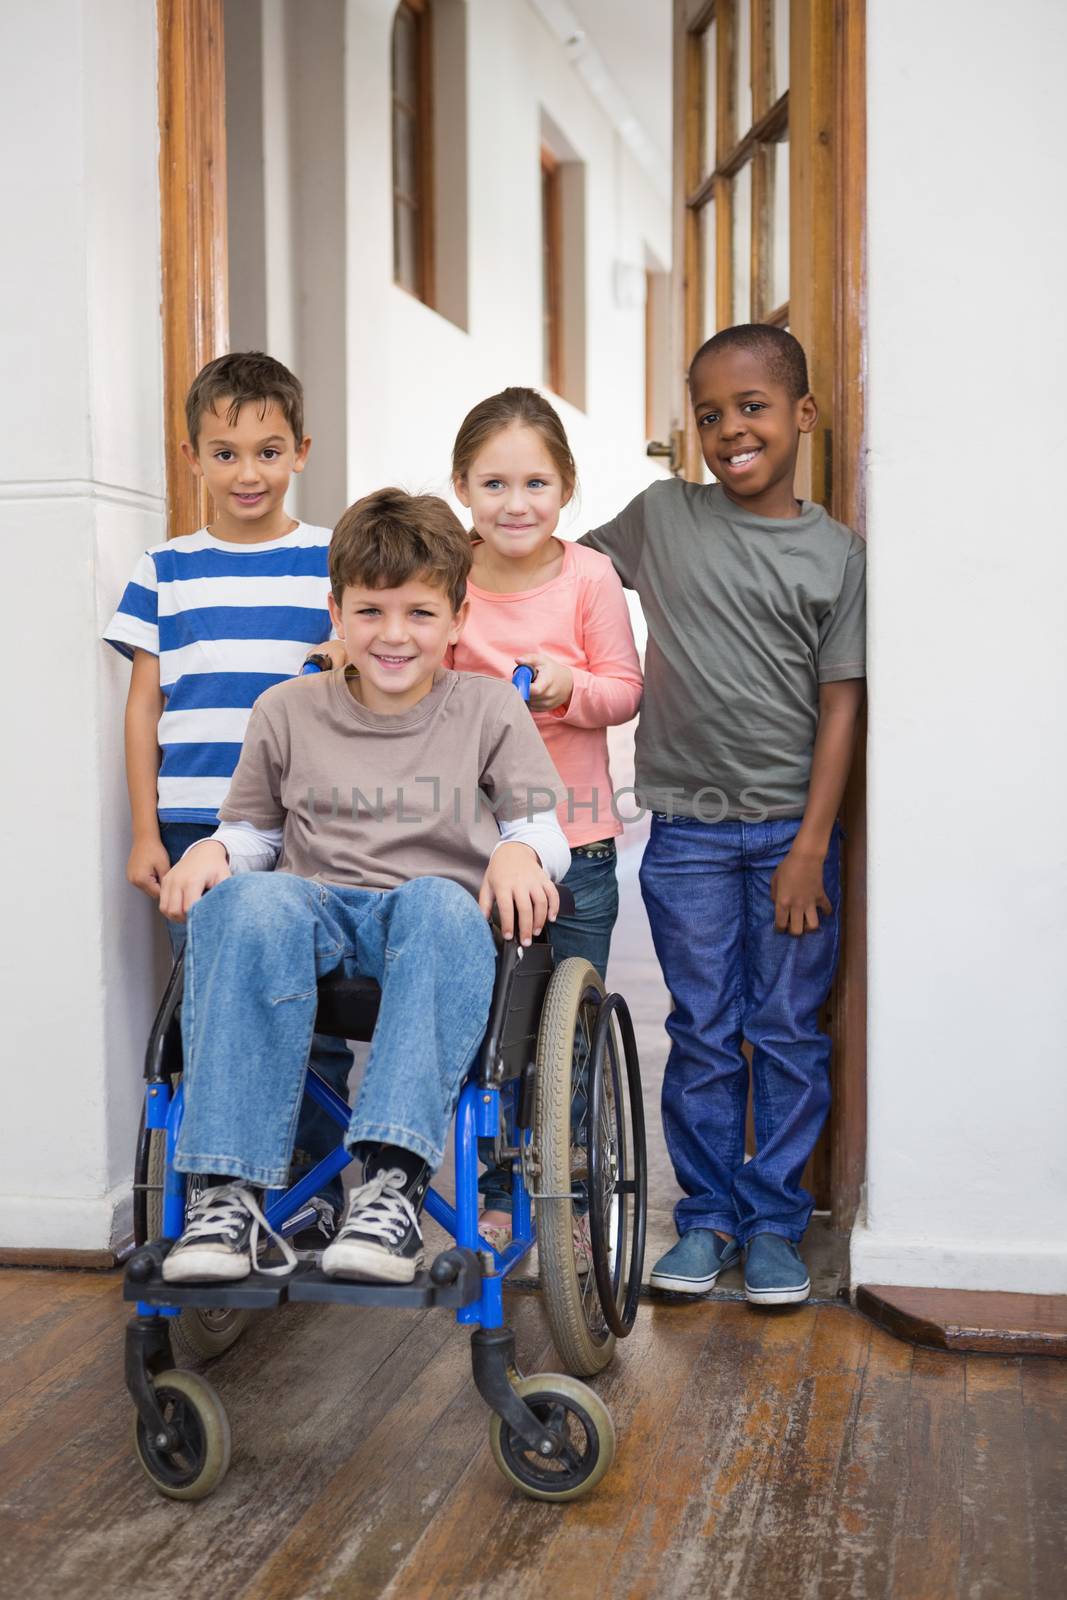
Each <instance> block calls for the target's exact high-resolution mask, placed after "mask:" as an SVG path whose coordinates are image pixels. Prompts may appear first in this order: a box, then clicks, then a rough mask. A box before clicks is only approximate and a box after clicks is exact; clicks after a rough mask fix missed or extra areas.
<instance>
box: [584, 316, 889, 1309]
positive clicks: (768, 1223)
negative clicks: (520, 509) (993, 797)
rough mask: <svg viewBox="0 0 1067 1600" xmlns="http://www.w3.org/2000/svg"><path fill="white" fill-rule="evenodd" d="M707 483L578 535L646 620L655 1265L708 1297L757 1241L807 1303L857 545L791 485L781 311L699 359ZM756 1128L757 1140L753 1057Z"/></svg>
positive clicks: (860, 636) (763, 1281)
mask: <svg viewBox="0 0 1067 1600" xmlns="http://www.w3.org/2000/svg"><path fill="white" fill-rule="evenodd" d="M689 387H690V398H691V400H692V403H693V410H694V414H695V417H696V423H697V428H698V430H699V432H700V438H701V447H702V450H703V454H704V459H705V461H706V462H707V465H708V467H709V468H710V470H711V472H712V473H713V474H714V476H715V478H716V479H717V480H718V481H717V482H716V483H713V484H694V483H685V482H682V481H680V480H671V481H668V482H662V483H656V484H653V485H652V486H651V487H650V488H648V489H646V490H645V491H644V492H643V493H642V494H640V495H638V496H637V498H636V499H635V500H633V501H632V502H631V503H630V505H628V506H627V507H626V509H625V510H624V511H622V512H621V513H620V515H619V516H618V517H616V518H615V519H614V521H612V522H609V523H606V524H605V525H604V526H603V527H601V528H597V529H595V530H594V531H593V532H592V533H589V534H586V536H585V538H584V540H582V541H581V542H582V543H585V544H589V545H591V546H592V547H593V548H594V549H596V550H602V551H604V552H605V553H606V554H607V555H609V556H610V557H611V558H612V560H613V562H614V563H615V567H616V570H617V571H618V573H619V576H620V577H621V578H622V581H623V583H625V584H626V585H627V586H628V587H630V588H632V589H635V590H636V591H637V593H638V595H639V596H640V598H641V603H642V607H643V610H644V613H645V618H646V620H647V623H648V646H647V653H646V659H645V693H644V700H643V703H642V710H641V719H640V723H639V725H638V732H637V778H636V786H637V794H638V798H639V800H640V801H641V803H642V804H643V805H645V806H646V807H648V809H650V810H651V811H652V812H653V818H652V831H651V836H650V839H649V844H648V848H647V850H646V852H645V856H644V860H643V862H642V866H641V890H642V894H643V897H644V901H645V906H646V909H647V911H648V916H649V922H650V924H651V928H652V937H653V941H654V943H655V947H656V953H657V956H658V957H659V961H660V964H661V966H662V967H663V973H664V977H665V979H666V982H667V986H668V988H669V989H670V992H671V996H672V999H673V1006H674V1009H673V1010H672V1012H671V1014H670V1016H669V1018H668V1019H667V1031H668V1033H669V1034H670V1037H671V1049H670V1054H669V1057H668V1060H667V1067H666V1072H665V1075H664V1081H663V1121H664V1131H665V1135H666V1139H667V1147H668V1150H669V1152H670V1155H671V1160H672V1161H673V1163H674V1169H675V1173H676V1176H677V1179H678V1183H679V1185H680V1186H681V1188H682V1189H683V1190H684V1191H685V1198H684V1199H683V1200H681V1201H679V1203H678V1205H677V1206H676V1208H675V1221H676V1223H677V1226H678V1231H679V1235H680V1238H679V1242H678V1243H677V1244H676V1245H675V1246H674V1247H673V1248H672V1249H671V1250H669V1251H668V1252H667V1254H666V1255H665V1256H663V1257H662V1258H661V1259H660V1260H659V1261H658V1262H657V1263H656V1265H655V1266H654V1268H653V1270H652V1274H651V1281H652V1283H653V1285H654V1286H656V1287H658V1288H662V1289H672V1290H675V1291H680V1292H682V1293H689V1294H699V1293H702V1292H704V1291H705V1290H707V1289H709V1288H710V1287H711V1286H712V1284H714V1282H715V1280H716V1278H717V1277H718V1275H719V1273H720V1272H722V1271H723V1270H724V1269H725V1268H726V1267H728V1266H731V1265H733V1264H734V1263H735V1262H737V1261H738V1260H739V1259H740V1257H741V1254H742V1251H743V1252H744V1257H745V1293H746V1296H747V1298H748V1299H749V1300H751V1301H753V1302H754V1303H756V1304H763V1305H776V1304H785V1303H789V1302H793V1301H798V1300H804V1299H805V1298H806V1297H807V1295H808V1293H809V1289H810V1284H809V1280H808V1274H807V1271H806V1269H805V1267H804V1264H803V1262H802V1260H801V1258H800V1255H799V1252H798V1251H797V1248H796V1246H797V1243H798V1241H799V1240H800V1239H801V1238H802V1237H803V1234H804V1230H805V1228H806V1227H807V1224H808V1220H809V1218H810V1216H811V1210H812V1200H811V1196H810V1195H808V1194H807V1193H806V1192H805V1190H804V1189H803V1188H802V1187H801V1183H800V1179H801V1174H802V1172H803V1170H804V1167H805V1165H806V1163H807V1160H808V1157H809V1156H810V1154H811V1151H812V1149H813V1148H814V1146H815V1141H816V1139H817V1138H818V1135H819V1132H820V1130H821V1128H822V1125H823V1123H824V1121H825V1119H826V1114H827V1111H828V1109H829V1105H830V1081H829V1058H830V1042H829V1039H828V1038H827V1037H826V1035H825V1034H823V1033H822V1031H821V1030H820V1028H819V1024H818V1014H819V1010H820V1007H821V1006H822V1005H823V1003H824V1001H825V1000H826V997H827V995H828V993H829V989H830V984H831V981H832V979H833V974H834V969H835V966H836V962H837V949H838V914H839V896H840V870H839V841H840V829H839V827H838V824H837V821H836V818H837V813H838V810H839V808H840V805H841V799H842V796H843V794H844V789H845V782H846V780H847V777H848V771H849V766H850V763H851V759H852V751H853V747H854V743H855V734H856V723H857V719H858V716H859V712H860V708H861V706H862V703H863V694H864V677H865V648H864V579H865V547H864V544H863V541H862V540H861V539H859V538H858V537H857V536H856V535H855V534H854V533H852V532H850V530H849V529H848V528H845V527H843V526H842V525H841V524H840V523H838V522H834V521H833V520H832V518H830V517H829V516H828V515H827V513H826V512H825V511H824V510H823V508H822V507H821V506H818V505H812V504H810V503H808V502H806V501H805V502H801V501H798V500H797V499H796V497H795V495H794V492H793V482H794V477H795V473H796V461H797V452H798V450H799V446H800V440H801V436H802V435H803V434H805V433H810V432H811V430H812V429H813V428H814V426H815V423H816V421H817V418H818V410H817V407H816V403H815V400H814V398H813V396H812V395H811V393H810V391H809V388H808V374H807V362H806V360H805V357H804V352H803V350H802V348H801V346H800V345H799V344H798V342H797V340H796V339H794V338H793V336H792V335H791V334H789V333H786V332H784V331H783V330H782V329H779V328H772V327H766V326H762V325H755V324H752V325H747V324H746V325H743V326H740V327H736V328H727V329H725V330H723V332H721V333H719V334H716V335H715V337H714V338H713V339H710V340H709V341H708V342H707V343H706V344H705V345H703V346H702V347H701V349H700V350H698V351H697V354H696V356H695V357H694V359H693V363H692V366H691V367H690V370H689ZM744 1039H748V1040H749V1042H750V1043H751V1045H752V1048H753V1062H752V1085H753V1109H754V1120H755V1129H756V1140H757V1145H758V1149H757V1152H756V1154H755V1156H754V1157H753V1158H752V1159H751V1160H750V1161H748V1162H746V1161H745V1152H744V1132H745V1111H746V1105H747V1099H748V1066H747V1063H746V1061H745V1058H744V1056H743V1055H742V1052H741V1045H742V1041H743V1040H744Z"/></svg>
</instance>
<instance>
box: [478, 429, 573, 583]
mask: <svg viewBox="0 0 1067 1600" xmlns="http://www.w3.org/2000/svg"><path fill="white" fill-rule="evenodd" d="M454 487H455V491H456V495H457V498H458V499H459V500H460V501H461V502H462V504H463V505H465V506H468V507H469V508H470V512H471V520H472V521H473V523H474V531H475V533H476V534H477V535H478V538H479V539H482V540H483V541H484V542H485V543H486V544H487V545H489V547H490V548H491V549H492V550H493V551H494V552H495V553H496V554H497V555H501V556H506V557H509V558H511V559H512V560H515V559H520V558H522V557H527V558H529V557H531V556H534V555H536V553H537V552H538V551H539V550H540V548H541V546H542V545H544V544H545V543H547V541H548V540H549V539H550V538H551V537H552V535H553V534H554V533H555V531H556V527H557V525H558V523H559V514H560V511H561V510H562V508H563V507H564V506H565V505H566V504H567V501H568V500H569V499H570V490H569V488H568V487H567V486H566V485H565V484H564V482H563V479H562V477H561V476H560V471H559V468H558V467H557V466H556V464H555V462H554V461H553V459H552V456H551V454H550V452H549V449H548V446H547V445H546V443H545V441H544V439H543V438H542V437H541V434H540V433H539V432H538V430H537V429H536V428H528V427H524V426H523V425H522V424H521V423H513V424H512V425H511V426H510V427H507V428H501V429H500V430H499V431H498V432H497V433H495V434H494V435H493V437H492V438H491V439H490V440H489V441H488V443H487V444H485V445H484V446H483V447H482V449H481V450H480V451H479V452H478V454H477V455H476V456H475V458H474V460H473V461H472V462H471V464H470V468H469V469H468V471H467V473H466V476H465V477H462V478H457V479H456V480H455V485H454Z"/></svg>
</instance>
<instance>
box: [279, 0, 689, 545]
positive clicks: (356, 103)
mask: <svg viewBox="0 0 1067 1600" xmlns="http://www.w3.org/2000/svg"><path fill="white" fill-rule="evenodd" d="M393 9H394V8H393V5H392V4H391V3H390V0H348V5H347V26H348V35H347V44H346V52H345V59H346V81H347V93H346V105H347V113H348V142H347V157H348V160H347V184H348V206H347V212H348V229H349V233H348V250H347V258H348V405H349V435H348V437H349V459H348V469H349V470H348V487H349V493H350V495H351V496H352V497H353V498H355V496H357V495H359V494H364V493H366V492H367V491H368V490H370V489H372V488H375V487H377V486H379V485H382V484H385V483H399V484H401V485H403V486H404V487H407V488H410V489H430V490H434V491H437V492H445V491H446V490H447V485H448V463H449V459H450V456H451V449H452V441H453V438H454V436H455V432H456V428H457V426H458V424H459V422H460V420H461V419H462V417H463V416H464V414H465V413H466V411H467V410H468V409H469V408H470V407H471V406H472V405H474V404H475V403H476V402H477V401H478V400H481V399H483V398H484V397H485V396H486V395H489V394H493V393H494V392H495V391H496V390H498V389H501V388H503V387H504V386H505V385H506V384H513V383H522V384H533V385H535V386H538V387H539V386H540V384H541V376H542V373H541V220H540V219H541V210H540V163H539V147H540V126H541V110H542V108H544V110H545V111H546V112H547V113H548V115H549V117H550V118H551V119H552V121H553V122H554V123H555V124H556V125H557V126H558V127H559V128H560V130H561V131H562V132H563V134H564V135H565V136H566V138H567V140H568V141H569V143H570V145H571V146H572V147H573V149H574V150H575V152H576V153H577V154H578V155H579V156H580V157H581V158H582V159H583V160H584V161H585V162H586V163H587V167H588V172H587V187H586V226H587V230H588V231H587V247H586V272H587V284H586V290H587V292H586V328H587V335H588V346H587V362H586V406H587V409H586V410H585V411H584V412H582V411H577V410H575V408H574V407H573V406H568V405H567V404H566V403H565V402H562V401H561V402H559V411H560V413H561V415H562V417H563V420H564V423H565V425H566V427H567V429H568V433H569V435H570V438H571V444H572V447H573V449H574V453H575V457H576V459H577V462H578V470H579V475H580V477H581V482H582V493H581V504H580V507H578V508H576V510H575V513H574V515H573V517H572V518H571V519H570V520H569V521H568V524H567V528H568V529H569V531H571V532H574V533H578V532H580V531H582V529H583V528H585V527H592V526H595V525H596V523H598V522H601V521H603V520H605V519H606V518H607V517H609V516H611V515H613V514H614V512H616V511H617V510H618V509H619V508H620V507H621V506H622V505H624V504H625V502H626V501H627V500H628V499H629V498H630V497H631V496H632V495H634V494H636V493H637V491H638V490H639V489H640V488H642V487H643V486H644V485H645V484H646V483H648V482H649V481H650V479H651V478H653V477H655V476H657V475H658V473H659V469H658V468H657V467H656V466H654V465H653V464H652V463H651V462H649V461H648V459H647V458H646V457H645V455H644V444H645V437H644V357H643V351H644V311H643V308H642V307H640V306H630V307H628V308H625V309H624V308H620V307H619V306H618V305H617V304H616V303H615V296H614V289H613V263H614V262H615V261H616V260H617V259H618V260H624V261H627V262H630V263H633V264H636V265H637V266H639V267H643V265H644V260H645V244H646V241H647V243H648V244H649V245H651V247H652V248H653V249H654V250H655V252H656V254H657V255H658V256H659V258H660V259H661V260H664V261H669V259H670V213H669V207H668V205H667V203H666V202H665V201H664V200H663V199H662V198H661V197H660V196H659V195H658V194H657V193H656V192H655V190H654V188H653V186H652V184H651V183H650V181H649V179H648V178H647V176H646V175H645V174H644V173H643V171H642V170H641V168H640V167H639V166H638V165H637V163H636V162H635V161H634V160H633V158H632V157H631V156H630V155H629V154H628V153H627V151H626V150H625V147H624V146H623V144H622V142H621V140H620V138H619V137H618V135H617V133H616V132H615V130H614V129H613V127H612V125H611V123H610V122H609V120H608V118H607V117H606V115H605V114H604V113H603V112H602V111H601V110H600V108H599V107H598V106H597V104H596V102H595V101H594V100H593V99H592V97H591V95H590V94H589V93H588V91H587V90H586V89H585V87H584V85H583V83H582V81H581V79H580V78H579V77H578V75H577V74H576V72H575V71H574V69H573V68H572V67H571V66H570V64H569V62H568V61H567V59H566V56H565V54H564V52H563V49H562V47H561V46H559V45H558V44H557V43H556V41H555V39H554V38H553V37H552V35H551V34H550V33H549V31H548V29H547V28H546V27H545V25H544V23H543V22H542V21H541V20H540V18H539V17H538V16H537V14H536V13H535V12H534V11H533V9H532V8H531V7H530V6H529V5H528V4H527V3H526V0H469V4H468V20H467V41H468V51H469V58H468V64H467V82H468V85H469V86H470V100H469V108H468V124H467V138H468V160H469V180H468V214H469V222H468V226H469V229H470V237H469V252H468V262H469V273H470V281H469V304H470V329H469V332H464V331H463V330H462V329H460V328H458V327H456V326H455V325H454V324H453V323H451V322H449V321H447V320H446V319H445V318H444V317H441V316H438V315H437V314H436V313H435V312H433V311H431V310H429V309H428V308H427V307H426V306H424V305H422V304H420V302H419V301H417V300H415V299H413V298H412V296H411V295H409V294H406V293H405V292H404V290H402V289H398V288H396V287H395V286H394V284H393V282H392V242H391V241H392V202H391V182H392V179H391V167H390V160H391V155H390V144H389V93H390V80H389V40H390V28H391V24H392V15H393ZM441 225H442V226H443V225H444V224H443V223H442V224H441ZM310 427H311V431H312V433H313V432H314V419H311V422H310ZM313 470H314V467H313V465H309V468H308V472H309V473H310V472H312V471H313Z"/></svg>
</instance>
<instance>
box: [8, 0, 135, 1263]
mask: <svg viewBox="0 0 1067 1600" xmlns="http://www.w3.org/2000/svg"><path fill="white" fill-rule="evenodd" d="M4 34H5V39H4V52H3V61H2V64H0V79H2V90H3V92H2V93H0V119H2V122H3V125H4V126H3V134H2V138H3V147H4V149H5V150H6V151H7V152H8V158H7V159H6V160H5V162H4V164H3V168H2V171H0V194H2V204H3V216H4V218H5V223H6V227H5V236H6V243H5V249H4V252H3V257H2V260H0V370H3V372H4V374H5V378H4V383H3V386H2V390H0V413H2V414H0V537H2V538H3V550H4V579H5V581H4V588H3V602H2V603H3V620H4V646H5V648H4V659H5V670H4V672H3V673H2V674H0V707H2V713H0V714H2V718H3V726H4V731H5V750H6V756H7V760H6V763H5V782H4V784H3V785H2V788H0V810H2V821H0V839H2V840H3V861H4V866H3V880H4V884H3V886H4V907H5V912H4V917H3V921H2V924H0V1019H2V1020H0V1053H2V1063H3V1072H2V1074H0V1247H23V1248H27V1249H68V1250H97V1249H106V1248H108V1247H109V1246H110V1245H112V1244H113V1243H115V1242H117V1241H118V1240H119V1239H121V1238H122V1236H123V1235H124V1234H125V1233H126V1232H127V1231H128V1227H129V1209H130V1208H129V1193H130V1191H129V1173H130V1168H131V1165H132V1154H133V1144H134V1138H135V1133H136V1126H137V1117H138V1109H139V1076H140V1060H141V1057H142V1054H143V1050H144V1043H145V1038H146V1033H147V1028H148V1025H149V1022H150V1018H151V1013H152V1009H153V1004H154V997H155V995H156V994H157V992H158V989H159V978H160V964H161V960H162V952H163V944H164V941H163V939H162V929H161V927H159V926H158V917H157V915H156V913H155V912H154V911H153V910H152V908H151V907H150V906H149V904H148V902H147V901H145V900H144V899H143V897H142V896H140V895H139V894H137V892H136V891H134V890H132V889H130V888H129V887H128V886H127V885H126V883H125V876H124V865H125V858H126V852H127V850H128V848H129V823H128V812H127V805H126V797H125V786H124V781H123V758H122V708H123V703H124V700H125V694H126V686H127V683H128V677H129V668H128V667H127V666H126V664H125V663H124V662H123V661H122V660H121V659H120V658H119V657H118V656H117V655H115V653H114V652H113V651H110V650H109V649H107V647H106V646H104V645H102V644H101V643H100V631H101V628H102V626H103V624H104V623H105V622H106V620H107V618H108V617H109V616H110V613H111V611H112V610H113V608H114V605H115V603H116V600H117V597H118V594H119V592H120V591H121V587H122V585H123V584H124V582H125V581H126V578H127V577H128V576H129V572H130V570H131V569H132V566H133V563H134V562H135V560H136V558H137V556H138V554H139V553H140V552H141V551H142V550H144V549H145V548H146V547H147V546H149V545H151V544H155V543H158V542H159V541H160V540H161V539H163V538H164V536H165V525H164V505H163V454H162V358H161V325H160V308H159V303H160V259H159V203H158V180H157V161H158V129H157V116H156V33H155V7H154V6H152V5H146V4H143V3H142V0H37V3H35V4H34V5H32V6H21V7H14V8H8V14H7V15H6V16H5V21H4Z"/></svg>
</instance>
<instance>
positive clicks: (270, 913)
mask: <svg viewBox="0 0 1067 1600" xmlns="http://www.w3.org/2000/svg"><path fill="white" fill-rule="evenodd" d="M338 967H343V970H344V972H345V974H346V975H347V976H349V977H354V976H357V975H358V976H362V977H369V978H376V979H377V980H378V982H379V983H380V984H381V986H382V1000H381V1009H380V1011H379V1014H378V1024H377V1027H376V1028H375V1032H374V1039H373V1042H372V1044H371V1049H370V1055H369V1057H368V1060H367V1067H366V1072H365V1073H364V1077H363V1082H362V1084H361V1085H360V1090H359V1095H358V1097H357V1100H356V1106H355V1110H354V1111H353V1113H352V1120H351V1122H350V1123H349V1126H348V1132H347V1134H346V1135H345V1145H346V1146H347V1148H348V1149H349V1150H351V1151H352V1152H353V1154H354V1155H364V1154H366V1152H367V1149H368V1148H371V1147H373V1146H375V1145H379V1144H390V1145H399V1146H400V1147H401V1148H402V1149H404V1150H410V1151H412V1152H413V1153H414V1154H415V1155H417V1156H419V1157H421V1159H422V1160H423V1161H425V1162H427V1163H428V1165H429V1166H430V1167H431V1168H436V1167H439V1166H440V1164H441V1161H442V1158H443V1156H444V1149H445V1141H446V1139H447V1137H448V1131H449V1126H450V1123H451V1118H452V1112H453V1110H454V1109H455V1104H456V1101H457V1099H458V1097H459V1091H460V1087H461V1085H462V1082H463V1079H464V1076H465V1075H466V1072H467V1070H468V1068H469V1067H470V1065H471V1063H472V1061H473V1060H474V1058H475V1055H476V1053H477V1050H478V1047H479V1045H480V1044H481V1041H482V1038H483V1036H484V1033H485V1028H486V1023H487V1021H488V1017H489V1003H490V1000H491V999H492V993H493V980H494V977H495V973H496V949H495V946H494V944H493V936H492V933H491V931H490V928H489V924H488V922H487V921H486V919H485V918H484V917H483V916H482V914H481V912H480V911H479V909H478V905H477V902H476V901H475V900H474V899H473V898H472V896H471V895H469V894H468V893H467V892H466V890H465V889H461V888H460V887H459V885H458V884H456V883H452V882H450V881H449V880H447V879H445V878H415V879H413V880H412V881H411V882H410V883H405V884H402V885H401V886H400V888H398V889H391V890H389V891H388V892H381V891H377V890H370V889H349V888H336V887H327V886H326V885H325V884H321V883H311V882H309V881H307V880H306V879H304V878H296V877H293V876H292V874H290V873H287V872H262V873H261V872H247V873H240V874H238V875H237V876H235V877H233V878H228V879H226V881H225V882H224V883H221V884H219V886H218V888H216V889H212V891H211V893H210V894H207V895H205V896H204V898H203V899H202V900H200V901H199V902H198V903H197V904H196V905H195V906H194V907H193V909H192V911H191V912H190V915H189V941H188V951H187V954H186V968H187V970H186V980H185V997H184V1000H183V1005H182V1034H183V1041H184V1052H185V1090H186V1095H187V1102H186V1111H185V1120H184V1122H183V1124H182V1130H181V1134H180V1136H179V1139H178V1148H177V1154H176V1160H175V1165H176V1166H177V1168H178V1170H179V1171H180V1172H197V1173H219V1174H224V1175H226V1176H228V1177H234V1178H242V1179H244V1180H245V1181H246V1182H248V1183H253V1184H261V1185H265V1186H269V1187H271V1188H278V1187H281V1186H282V1185H284V1184H286V1183H287V1182H288V1179H289V1164H290V1160H291V1158H292V1153H293V1142H294V1139H295V1136H296V1126H297V1119H298V1117H299V1113H300V1105H301V1101H302V1098H303V1090H304V1074H305V1071H306V1068H307V1064H308V1055H309V1052H310V1049H311V1038H312V1033H313V1031H314V1027H315V1012H316V1008H317V1005H318V991H317V983H318V980H319V979H320V978H322V977H325V976H326V974H327V973H330V972H334V971H336V970H337V968H338Z"/></svg>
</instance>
